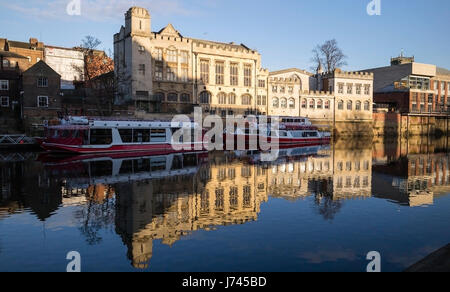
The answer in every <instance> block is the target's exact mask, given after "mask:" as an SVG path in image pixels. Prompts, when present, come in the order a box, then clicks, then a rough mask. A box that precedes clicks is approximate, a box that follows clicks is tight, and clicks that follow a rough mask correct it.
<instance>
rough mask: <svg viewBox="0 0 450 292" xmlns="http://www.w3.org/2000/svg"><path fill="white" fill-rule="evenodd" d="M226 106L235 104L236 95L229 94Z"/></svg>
mask: <svg viewBox="0 0 450 292" xmlns="http://www.w3.org/2000/svg"><path fill="white" fill-rule="evenodd" d="M228 104H236V94H234V93H230V94H229V95H228Z"/></svg>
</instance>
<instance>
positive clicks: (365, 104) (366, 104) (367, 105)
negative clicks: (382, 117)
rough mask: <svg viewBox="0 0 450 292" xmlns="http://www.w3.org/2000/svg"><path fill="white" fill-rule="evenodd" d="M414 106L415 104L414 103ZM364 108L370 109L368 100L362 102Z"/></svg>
mask: <svg viewBox="0 0 450 292" xmlns="http://www.w3.org/2000/svg"><path fill="white" fill-rule="evenodd" d="M416 106H417V104H416ZM364 110H365V111H370V103H369V102H368V101H366V102H364Z"/></svg>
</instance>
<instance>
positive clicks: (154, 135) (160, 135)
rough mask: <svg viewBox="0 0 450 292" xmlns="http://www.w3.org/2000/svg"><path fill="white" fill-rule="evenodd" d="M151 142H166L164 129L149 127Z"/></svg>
mask: <svg viewBox="0 0 450 292" xmlns="http://www.w3.org/2000/svg"><path fill="white" fill-rule="evenodd" d="M150 141H151V142H166V141H167V139H166V129H151V130H150Z"/></svg>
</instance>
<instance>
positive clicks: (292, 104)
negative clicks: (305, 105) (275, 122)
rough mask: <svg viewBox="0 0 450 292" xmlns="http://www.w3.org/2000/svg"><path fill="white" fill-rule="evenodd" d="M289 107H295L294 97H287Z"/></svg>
mask: <svg viewBox="0 0 450 292" xmlns="http://www.w3.org/2000/svg"><path fill="white" fill-rule="evenodd" d="M289 108H290V109H295V99H293V98H290V99H289Z"/></svg>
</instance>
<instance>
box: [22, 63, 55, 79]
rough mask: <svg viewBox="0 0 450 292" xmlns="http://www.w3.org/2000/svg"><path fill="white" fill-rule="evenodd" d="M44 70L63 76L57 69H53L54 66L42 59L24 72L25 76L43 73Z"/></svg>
mask: <svg viewBox="0 0 450 292" xmlns="http://www.w3.org/2000/svg"><path fill="white" fill-rule="evenodd" d="M43 70H45V71H47V72H50V73H51V74H54V75H58V76H60V77H61V75H59V74H58V73H57V72H56V71H55V70H53V69H52V67H50V66H49V65H47V63H45V62H44V61H42V60H41V61H39V62H37V63H36V64H34V65H33V66H31V67H30V68H29V69H28V70H27V71H25V72H23V75H24V76H25V75H33V74H38V73H41V72H42V71H43Z"/></svg>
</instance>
